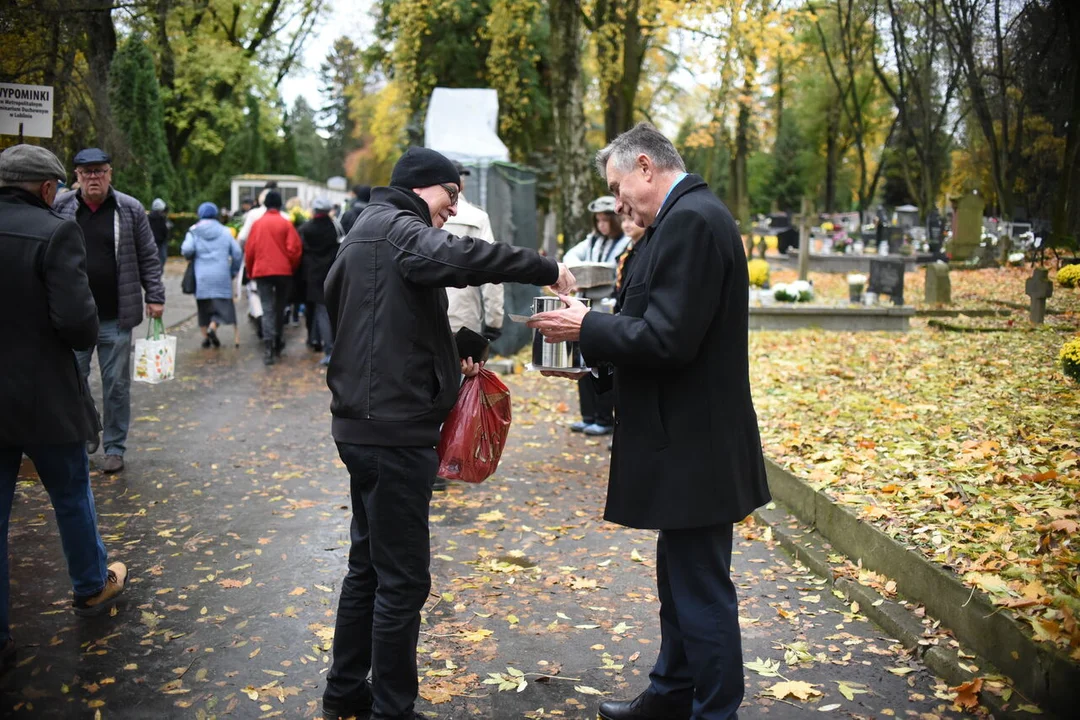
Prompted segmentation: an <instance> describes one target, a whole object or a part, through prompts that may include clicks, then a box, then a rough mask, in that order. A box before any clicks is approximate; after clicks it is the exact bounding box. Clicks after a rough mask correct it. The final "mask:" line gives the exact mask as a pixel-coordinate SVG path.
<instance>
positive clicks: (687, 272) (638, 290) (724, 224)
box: [528, 123, 769, 720]
mask: <svg viewBox="0 0 1080 720" xmlns="http://www.w3.org/2000/svg"><path fill="white" fill-rule="evenodd" d="M596 167H597V169H598V170H599V171H600V172H601V174H603V175H606V180H607V185H608V187H609V188H610V189H611V191H612V193H613V194H614V195H615V198H616V208H617V209H619V210H620V211H621V212H623V213H625V214H628V215H630V216H631V217H632V218H633V219H634V222H635V223H636V224H637V225H639V226H641V227H643V228H648V231H647V232H646V234H645V236H644V237H643V238H642V239H641V240H640V241H638V243H637V245H636V246H635V249H634V258H633V262H632V264H631V266H630V269H629V271H628V273H627V275H626V277H625V278H624V281H623V287H622V290H621V291H620V293H619V297H618V299H617V305H616V307H617V312H616V314H613V315H609V314H606V313H600V312H591V311H589V309H588V308H586V307H585V306H584V304H583V303H580V302H575V301H574V300H573V299H571V298H566V302H567V304H568V307H566V308H565V309H562V310H555V311H551V312H547V313H540V314H538V315H537V316H536V317H535V318H532V319H531V320H530V321H529V323H528V324H529V326H530V327H533V328H536V329H538V330H539V331H540V332H541V333H543V335H544V336H545V338H546V340H547V341H549V342H560V341H565V340H579V341H580V343H581V351H582V354H583V355H584V357H585V360H586V362H587V363H588V365H589V367H593V368H599V369H600V373H599V374H600V377H601V378H602V379H603V380H604V381H605V382H613V383H614V386H615V390H616V397H617V398H618V400H617V407H616V412H617V417H618V420H617V422H616V425H615V437H614V448H613V450H612V455H611V469H610V478H609V480H608V496H607V506H606V508H605V511H604V518H605V519H606V520H608V521H610V522H614V523H618V524H620V525H625V526H628V527H634V528H648V529H654V530H659V534H658V536H657V543H656V581H657V591H658V592H657V596H658V597H659V599H660V638H661V639H660V652H659V655H658V657H657V660H656V664H655V665H654V666H653V669H652V672H651V673H650V674H649V687H648V688H647V689H646V690H645V691H644V692H643V693H641V694H640V695H639V696H638V697H636V698H634V699H633V700H630V701H610V700H609V701H605V702H602V703H600V708H599V717H600V718H601V719H602V720H661V719H663V720H667V719H668V718H694V720H730V719H731V718H735V717H736V713H737V711H738V709H739V705H740V703H741V702H742V698H743V693H744V686H743V661H742V646H741V638H740V631H739V605H738V598H737V597H736V592H735V585H734V583H733V582H732V580H731V576H730V568H731V554H732V529H733V523H735V522H738V521H740V520H742V519H743V518H744V517H746V516H747V515H749V514H750V513H751V512H752V511H753V510H754V509H755V508H758V507H761V506H762V505H764V504H765V503H767V502H769V488H768V485H767V484H766V479H765V462H764V457H763V455H762V451H761V438H760V435H759V433H758V425H757V415H756V413H755V412H754V404H753V400H752V398H751V394H750V373H749V352H748V337H747V336H748V316H747V308H748V298H749V286H750V283H749V279H748V276H747V270H746V251H745V249H744V248H743V245H742V241H741V239H740V237H739V230H738V227H737V226H736V224H735V221H734V219H733V218H732V217H731V214H730V213H729V212H728V210H727V208H726V207H724V204H723V203H722V202H720V200H719V199H718V198H717V197H716V195H714V194H713V193H712V191H710V190H709V187H708V185H706V184H705V181H704V180H702V179H701V177H699V176H697V175H688V174H687V173H686V170H685V166H684V165H683V161H682V158H681V157H680V156H679V154H678V152H677V151H676V150H675V147H674V146H673V145H672V144H671V142H670V141H669V140H668V139H667V138H665V137H664V136H663V135H661V134H660V133H659V132H658V131H657V130H656V129H655V128H653V127H652V126H651V125H649V124H648V123H640V124H638V125H637V126H635V127H634V128H632V129H630V130H628V131H627V132H625V133H623V134H622V135H619V136H618V137H616V138H615V140H613V141H612V142H611V144H610V145H608V146H607V147H605V148H604V149H603V150H601V151H600V153H599V154H598V155H597V158H596ZM605 363H607V365H605ZM612 368H613V370H614V372H613V374H608V373H607V372H605V370H606V369H612ZM548 374H556V373H548ZM558 374H559V375H563V376H568V377H574V376H571V375H569V374H568V373H563V372H561V371H560V372H559V373H558Z"/></svg>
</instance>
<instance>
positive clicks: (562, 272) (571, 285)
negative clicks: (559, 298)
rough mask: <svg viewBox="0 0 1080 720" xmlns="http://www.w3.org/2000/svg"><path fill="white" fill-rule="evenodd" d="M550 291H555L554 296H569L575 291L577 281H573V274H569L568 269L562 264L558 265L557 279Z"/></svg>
mask: <svg viewBox="0 0 1080 720" xmlns="http://www.w3.org/2000/svg"><path fill="white" fill-rule="evenodd" d="M551 289H552V290H554V291H555V294H556V295H569V294H570V293H572V292H574V290H576V289H577V280H576V279H574V273H572V272H570V268H568V267H566V265H564V264H563V263H559V279H558V280H556V281H555V284H554V285H552V286H551Z"/></svg>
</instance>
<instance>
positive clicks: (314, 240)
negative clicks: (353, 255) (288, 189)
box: [298, 197, 340, 365]
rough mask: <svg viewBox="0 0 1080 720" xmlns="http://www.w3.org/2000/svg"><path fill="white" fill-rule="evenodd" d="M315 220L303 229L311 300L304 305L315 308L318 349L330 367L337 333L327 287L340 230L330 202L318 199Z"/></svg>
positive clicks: (302, 227)
mask: <svg viewBox="0 0 1080 720" xmlns="http://www.w3.org/2000/svg"><path fill="white" fill-rule="evenodd" d="M311 210H312V212H314V213H315V215H314V217H312V218H311V219H310V220H308V221H307V222H306V223H304V224H303V225H301V226H300V230H299V231H298V232H299V233H300V240H301V241H302V242H303V243H304V255H303V273H304V280H305V285H306V286H307V296H306V297H305V298H304V302H305V303H306V304H307V306H308V307H309V308H314V311H313V312H312V315H313V317H314V319H315V333H314V336H315V338H317V339H318V340H317V342H318V345H319V346H321V347H322V351H323V358H322V360H320V361H319V364H320V365H329V364H330V353H331V352H333V350H334V331H333V330H332V329H331V327H330V314H329V313H328V312H327V311H326V293H325V292H323V283H324V282H326V274H327V273H328V272H330V265H331V264H332V263H333V262H334V256H335V255H336V254H337V249H338V240H340V238H339V237H338V227H337V225H336V224H335V223H334V218H332V217H330V201H329V200H327V199H326V198H322V197H320V198H315V202H313V203H312V204H311Z"/></svg>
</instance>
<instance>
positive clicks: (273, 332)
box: [255, 275, 292, 342]
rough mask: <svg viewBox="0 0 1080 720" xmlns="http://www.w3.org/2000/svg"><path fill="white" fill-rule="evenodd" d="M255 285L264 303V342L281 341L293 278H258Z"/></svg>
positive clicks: (285, 276)
mask: <svg viewBox="0 0 1080 720" xmlns="http://www.w3.org/2000/svg"><path fill="white" fill-rule="evenodd" d="M255 285H256V287H257V288H258V289H259V300H260V301H261V302H262V307H263V314H262V331H263V340H275V341H279V342H280V341H281V337H282V334H283V332H284V329H285V306H286V305H288V304H289V290H290V286H291V285H292V277H291V276H289V275H268V276H266V277H261V278H257V279H256V280H255Z"/></svg>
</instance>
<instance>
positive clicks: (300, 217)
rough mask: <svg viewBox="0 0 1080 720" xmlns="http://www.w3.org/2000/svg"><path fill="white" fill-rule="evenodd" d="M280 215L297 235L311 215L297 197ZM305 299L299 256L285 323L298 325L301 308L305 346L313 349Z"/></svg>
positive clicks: (309, 316) (313, 330) (290, 289)
mask: <svg viewBox="0 0 1080 720" xmlns="http://www.w3.org/2000/svg"><path fill="white" fill-rule="evenodd" d="M282 215H284V216H285V217H287V218H289V220H290V221H291V222H292V224H293V227H294V228H296V230H297V233H299V231H300V226H301V225H303V224H304V223H306V222H307V221H308V220H310V219H311V214H310V213H308V212H307V211H306V210H304V206H303V203H302V202H301V200H300V198H298V197H293V198H289V200H288V202H286V203H285V209H284V210H283V211H282ZM306 297H307V280H306V279H305V275H304V257H303V256H302V255H301V257H300V265H298V266H297V268H296V271H295V272H294V273H293V277H292V285H290V286H289V303H288V304H287V305H286V306H285V322H286V324H288V323H289V322H290V321H291V322H292V325H293V326H294V327H295V326H297V325H299V324H300V312H301V308H303V313H304V325H305V329H306V330H307V346H308V347H309V348H312V349H314V337H313V335H314V332H315V324H314V322H313V321H312V313H311V312H310V311H309V310H308V308H307V306H306V305H305V304H304V298H306Z"/></svg>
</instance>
